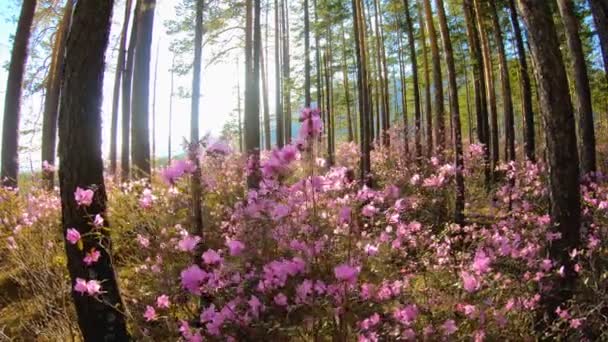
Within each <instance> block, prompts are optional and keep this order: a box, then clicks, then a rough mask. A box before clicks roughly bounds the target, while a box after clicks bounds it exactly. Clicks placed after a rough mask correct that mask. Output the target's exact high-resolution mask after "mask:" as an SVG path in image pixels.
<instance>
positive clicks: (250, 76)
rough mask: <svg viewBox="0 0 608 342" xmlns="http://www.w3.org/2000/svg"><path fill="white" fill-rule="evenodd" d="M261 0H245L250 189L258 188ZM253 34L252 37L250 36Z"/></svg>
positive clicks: (246, 135) (246, 123)
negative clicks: (246, 17) (246, 11)
mask: <svg viewBox="0 0 608 342" xmlns="http://www.w3.org/2000/svg"><path fill="white" fill-rule="evenodd" d="M251 1H253V4H254V6H253V10H254V13H253V19H254V20H253V26H251V12H250V11H249V10H250V9H251V7H252V6H251ZM260 2H261V0H247V8H248V13H247V16H248V19H247V22H248V28H249V30H247V33H246V34H247V39H246V47H245V48H246V49H247V48H248V47H249V50H248V51H246V54H245V55H246V57H247V58H248V62H247V63H246V65H247V68H246V69H247V72H246V78H245V79H246V83H247V84H246V92H245V146H246V148H245V149H246V150H247V156H248V158H249V165H251V166H252V168H251V170H250V173H249V175H248V176H247V185H248V187H249V188H250V189H252V188H258V186H259V183H260V170H259V163H260V52H261V42H262V32H261V27H260V12H261V4H260ZM252 35H253V37H252Z"/></svg>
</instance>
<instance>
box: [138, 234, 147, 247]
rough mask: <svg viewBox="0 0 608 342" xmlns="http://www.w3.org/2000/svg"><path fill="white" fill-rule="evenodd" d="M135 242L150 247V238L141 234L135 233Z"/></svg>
mask: <svg viewBox="0 0 608 342" xmlns="http://www.w3.org/2000/svg"><path fill="white" fill-rule="evenodd" d="M137 242H139V244H140V245H141V246H142V247H144V248H148V247H150V240H148V238H147V237H145V236H143V235H141V234H137Z"/></svg>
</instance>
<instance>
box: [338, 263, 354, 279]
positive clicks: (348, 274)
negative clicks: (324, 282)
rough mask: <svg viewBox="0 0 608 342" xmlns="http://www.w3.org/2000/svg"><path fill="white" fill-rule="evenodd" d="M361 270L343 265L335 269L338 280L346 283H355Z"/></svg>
mask: <svg viewBox="0 0 608 342" xmlns="http://www.w3.org/2000/svg"><path fill="white" fill-rule="evenodd" d="M358 274H359V270H358V269H357V268H356V267H352V266H350V265H347V264H342V265H339V266H336V267H335V268H334V275H335V276H336V279H338V280H340V281H345V282H354V281H355V280H356V279H357V275H358Z"/></svg>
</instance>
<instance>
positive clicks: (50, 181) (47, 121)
mask: <svg viewBox="0 0 608 342" xmlns="http://www.w3.org/2000/svg"><path fill="white" fill-rule="evenodd" d="M73 8H74V1H73V0H69V1H67V2H66V4H65V8H64V9H63V17H62V18H61V22H60V24H59V28H58V29H57V32H56V33H55V41H54V43H53V51H52V57H51V66H50V67H49V74H48V76H47V82H46V93H45V94H44V114H43V117H42V146H41V149H40V150H41V156H40V157H41V158H40V160H41V161H42V162H44V161H46V162H47V163H48V164H50V165H55V154H56V149H55V147H56V145H57V116H58V113H59V94H60V92H61V79H62V76H63V75H62V72H61V70H62V68H63V61H64V57H65V38H66V36H67V34H68V30H69V28H70V21H71V19H72V9H73ZM123 59H124V58H123ZM117 73H118V71H117ZM119 86H120V81H119ZM115 89H116V88H115ZM119 90H120V88H119ZM116 106H118V105H116ZM113 108H114V107H113ZM112 120H114V117H112ZM112 122H113V121H112ZM110 159H111V160H112V158H110ZM113 161H114V170H116V145H114V159H113ZM42 177H43V180H44V185H45V187H46V188H47V189H49V190H51V189H53V186H54V179H55V171H53V170H45V171H44V172H43V176H42Z"/></svg>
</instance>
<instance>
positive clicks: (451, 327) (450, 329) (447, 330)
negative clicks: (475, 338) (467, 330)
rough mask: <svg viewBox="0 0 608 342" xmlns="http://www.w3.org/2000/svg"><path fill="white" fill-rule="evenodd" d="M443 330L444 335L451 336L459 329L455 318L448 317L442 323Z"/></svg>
mask: <svg viewBox="0 0 608 342" xmlns="http://www.w3.org/2000/svg"><path fill="white" fill-rule="evenodd" d="M441 330H442V331H443V336H450V335H452V334H454V333H455V332H456V331H457V330H458V327H457V326H456V322H454V320H453V319H448V320H447V321H445V322H444V323H443V324H442V325H441Z"/></svg>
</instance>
